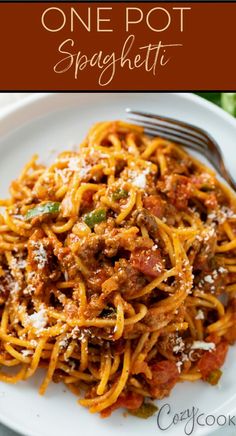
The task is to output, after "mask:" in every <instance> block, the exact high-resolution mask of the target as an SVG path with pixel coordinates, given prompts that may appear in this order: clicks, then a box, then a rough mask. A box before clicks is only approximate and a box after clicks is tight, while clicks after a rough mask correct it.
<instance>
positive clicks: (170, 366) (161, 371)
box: [150, 360, 179, 399]
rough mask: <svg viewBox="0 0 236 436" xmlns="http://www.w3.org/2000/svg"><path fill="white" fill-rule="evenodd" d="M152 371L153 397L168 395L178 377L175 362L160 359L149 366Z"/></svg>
mask: <svg viewBox="0 0 236 436" xmlns="http://www.w3.org/2000/svg"><path fill="white" fill-rule="evenodd" d="M150 368H151V371H152V380H151V381H150V385H151V394H152V396H153V397H154V398H159V399H161V398H163V397H165V396H167V395H169V393H170V391H171V389H172V388H173V387H174V385H175V384H176V382H177V380H178V378H179V372H178V369H177V367H176V364H175V362H171V361H169V360H162V361H161V362H157V363H154V364H153V365H151V366H150Z"/></svg>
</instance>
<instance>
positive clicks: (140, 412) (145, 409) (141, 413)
mask: <svg viewBox="0 0 236 436" xmlns="http://www.w3.org/2000/svg"><path fill="white" fill-rule="evenodd" d="M157 410H158V407H157V406H155V404H152V403H143V404H142V406H140V407H139V408H138V409H136V410H129V413H130V414H131V415H134V416H137V418H142V419H147V418H149V417H150V416H152V415H154V413H155V412H156V411H157Z"/></svg>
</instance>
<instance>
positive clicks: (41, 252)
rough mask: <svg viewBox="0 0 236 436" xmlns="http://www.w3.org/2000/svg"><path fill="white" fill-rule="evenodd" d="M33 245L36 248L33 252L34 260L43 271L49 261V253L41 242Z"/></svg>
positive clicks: (33, 242)
mask: <svg viewBox="0 0 236 436" xmlns="http://www.w3.org/2000/svg"><path fill="white" fill-rule="evenodd" d="M31 244H32V245H33V246H34V247H35V249H34V250H33V253H34V260H35V262H37V264H38V268H39V269H43V268H44V267H45V265H46V263H47V260H48V257H47V252H46V250H45V248H44V246H43V244H42V242H41V241H38V242H35V241H32V242H31Z"/></svg>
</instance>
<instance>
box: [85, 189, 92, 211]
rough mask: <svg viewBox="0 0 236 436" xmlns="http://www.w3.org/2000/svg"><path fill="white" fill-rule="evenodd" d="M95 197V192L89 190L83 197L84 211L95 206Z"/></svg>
mask: <svg viewBox="0 0 236 436" xmlns="http://www.w3.org/2000/svg"><path fill="white" fill-rule="evenodd" d="M93 195H94V191H91V190H89V189H88V190H87V191H85V192H84V194H83V197H82V205H83V209H88V208H90V207H91V205H92V204H93Z"/></svg>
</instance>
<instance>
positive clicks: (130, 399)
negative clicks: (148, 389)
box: [101, 392, 143, 418]
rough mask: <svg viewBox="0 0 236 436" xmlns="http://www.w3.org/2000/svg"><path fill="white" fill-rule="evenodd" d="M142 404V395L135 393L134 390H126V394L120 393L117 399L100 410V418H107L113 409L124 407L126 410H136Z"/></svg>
mask: <svg viewBox="0 0 236 436" xmlns="http://www.w3.org/2000/svg"><path fill="white" fill-rule="evenodd" d="M142 404H143V396H142V395H140V394H136V393H135V392H128V393H127V394H121V395H120V397H119V398H118V400H117V401H116V402H115V403H114V404H112V405H111V406H110V407H107V409H105V410H103V411H102V412H101V416H102V418H107V417H108V416H110V415H111V413H112V412H113V411H114V410H115V409H119V408H120V407H124V408H125V409H128V410H136V409H139V407H140V406H141V405H142Z"/></svg>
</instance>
